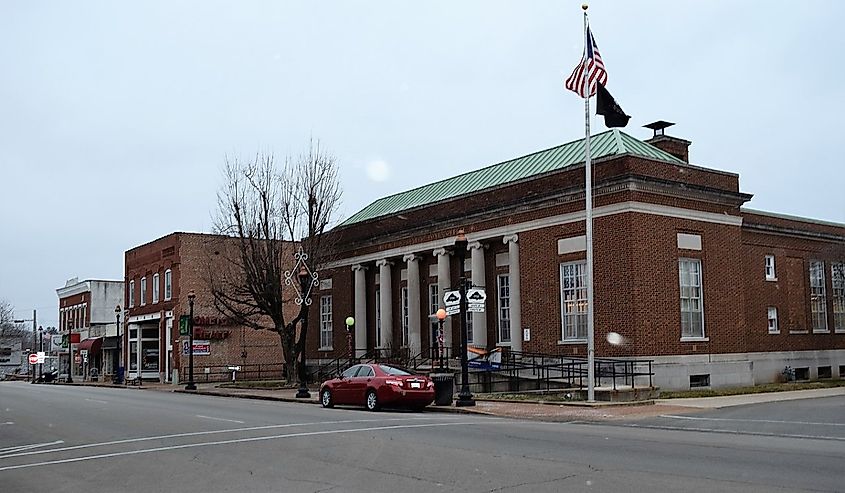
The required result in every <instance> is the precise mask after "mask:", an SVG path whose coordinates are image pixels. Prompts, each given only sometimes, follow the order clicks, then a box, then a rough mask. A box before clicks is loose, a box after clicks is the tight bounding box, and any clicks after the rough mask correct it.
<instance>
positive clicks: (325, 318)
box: [320, 295, 332, 349]
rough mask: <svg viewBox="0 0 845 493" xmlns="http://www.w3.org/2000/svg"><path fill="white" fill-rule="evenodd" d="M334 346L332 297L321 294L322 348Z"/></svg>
mask: <svg viewBox="0 0 845 493" xmlns="http://www.w3.org/2000/svg"><path fill="white" fill-rule="evenodd" d="M331 348H332V297H331V295H328V296H320V349H331Z"/></svg>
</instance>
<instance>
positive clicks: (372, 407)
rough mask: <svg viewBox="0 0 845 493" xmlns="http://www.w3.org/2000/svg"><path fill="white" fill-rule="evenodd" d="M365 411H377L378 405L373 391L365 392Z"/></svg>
mask: <svg viewBox="0 0 845 493" xmlns="http://www.w3.org/2000/svg"><path fill="white" fill-rule="evenodd" d="M366 404H367V410H369V411H378V408H379V404H378V396H377V395H376V391H375V390H372V389H371V390H368V391H367V402H366Z"/></svg>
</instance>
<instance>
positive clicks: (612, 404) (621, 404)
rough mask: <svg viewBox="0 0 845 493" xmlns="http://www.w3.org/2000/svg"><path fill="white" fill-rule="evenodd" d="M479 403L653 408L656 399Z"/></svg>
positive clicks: (520, 400)
mask: <svg viewBox="0 0 845 493" xmlns="http://www.w3.org/2000/svg"><path fill="white" fill-rule="evenodd" d="M475 400H476V401H477V402H500V403H503V404H539V405H542V406H571V407H589V408H597V407H629V406H651V405H654V399H649V400H645V401H623V402H605V401H596V402H586V401H544V400H541V399H537V400H534V399H526V400H522V399H519V400H517V399H493V398H486V397H483V398H478V399H475Z"/></svg>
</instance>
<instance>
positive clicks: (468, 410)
mask: <svg viewBox="0 0 845 493" xmlns="http://www.w3.org/2000/svg"><path fill="white" fill-rule="evenodd" d="M171 392H175V393H179V394H196V395H208V396H213V397H231V398H236V399H255V400H261V401H277V402H295V403H297V404H317V405H319V404H320V401H319V400H317V399H315V398H313V397H312V398H308V399H297V398H295V397H284V396H278V395H259V394H233V393H228V392H217V391H214V390H185V389H173V390H171ZM424 411H425V412H438V413H452V414H483V415H485V416H496V414H495V413H491V412H488V411H483V410H481V409H476V408H473V407H454V406H427V407H426V408H425V409H424Z"/></svg>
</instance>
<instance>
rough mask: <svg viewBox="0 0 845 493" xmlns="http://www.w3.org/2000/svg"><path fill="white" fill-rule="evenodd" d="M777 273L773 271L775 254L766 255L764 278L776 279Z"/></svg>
mask: <svg viewBox="0 0 845 493" xmlns="http://www.w3.org/2000/svg"><path fill="white" fill-rule="evenodd" d="M777 279H778V278H777V274H776V273H775V256H774V255H766V280H767V281H777Z"/></svg>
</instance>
